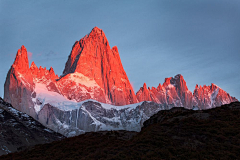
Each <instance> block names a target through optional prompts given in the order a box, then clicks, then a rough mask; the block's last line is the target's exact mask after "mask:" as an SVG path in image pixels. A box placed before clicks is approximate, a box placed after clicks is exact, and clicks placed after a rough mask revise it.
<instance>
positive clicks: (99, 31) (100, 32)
mask: <svg viewBox="0 0 240 160" xmlns="http://www.w3.org/2000/svg"><path fill="white" fill-rule="evenodd" d="M93 35H95V36H96V35H98V36H102V37H105V33H104V32H103V30H102V29H100V28H98V27H97V26H96V27H94V28H93V29H92V31H91V32H90V33H89V36H93Z"/></svg>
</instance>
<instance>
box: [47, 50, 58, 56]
mask: <svg viewBox="0 0 240 160" xmlns="http://www.w3.org/2000/svg"><path fill="white" fill-rule="evenodd" d="M55 55H57V53H56V52H54V51H50V52H48V53H47V54H46V56H47V57H49V56H55Z"/></svg>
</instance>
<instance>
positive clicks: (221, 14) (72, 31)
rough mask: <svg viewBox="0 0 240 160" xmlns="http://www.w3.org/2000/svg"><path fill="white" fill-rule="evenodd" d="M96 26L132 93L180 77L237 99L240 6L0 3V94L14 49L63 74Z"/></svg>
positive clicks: (217, 1)
mask: <svg viewBox="0 0 240 160" xmlns="http://www.w3.org/2000/svg"><path fill="white" fill-rule="evenodd" d="M95 26H97V27H99V28H101V29H102V30H103V31H104V33H105V35H106V37H107V39H108V41H109V44H110V46H111V47H113V46H115V45H116V46H117V47H118V50H119V54H120V57H121V61H122V64H123V67H124V69H125V71H126V73H127V75H128V78H129V80H130V82H131V83H132V85H133V87H134V90H135V92H136V91H138V90H139V88H140V87H141V86H142V85H143V83H144V82H146V84H147V86H149V87H152V86H154V87H157V86H158V84H159V83H161V84H162V83H163V82H164V79H165V78H166V77H173V76H175V75H176V74H182V75H183V77H184V79H185V80H186V82H187V86H188V88H189V89H190V90H191V91H192V92H193V90H194V88H195V85H196V84H199V85H211V83H214V84H216V85H218V86H219V87H221V88H222V89H223V90H225V91H227V92H228V93H229V94H230V95H231V96H234V97H236V98H238V99H240V74H239V73H240V1H239V0H198V1H197V0H171V1H169V0H155V1H153V0H148V1H146V0H144V1H140V0H136V1H127V0H126V1H112V0H104V1H99V0H89V1H74V0H71V1H67V0H51V1H48V0H45V1H44V0H41V1H30V0H29V1H22V0H21V1H18V0H15V1H14V0H11V1H9V0H0V47H1V50H0V54H1V67H0V78H1V79H0V96H1V97H3V93H4V92H3V91H4V82H5V78H6V75H7V72H8V70H9V69H10V67H11V65H12V63H13V61H14V58H15V55H16V53H17V50H18V49H19V48H21V46H22V45H24V46H25V47H26V48H27V50H28V52H29V56H30V57H29V61H30V64H31V62H32V61H34V62H35V63H36V65H37V66H38V67H39V66H40V65H41V66H42V67H47V69H49V68H50V67H51V66H52V67H53V68H54V70H55V73H57V74H58V75H61V74H62V71H63V69H64V67H65V63H66V61H67V59H68V55H69V54H70V52H71V49H72V46H73V44H74V43H75V41H76V40H80V39H81V38H82V37H84V36H85V35H86V34H88V33H89V32H90V31H91V30H92V28H93V27H95Z"/></svg>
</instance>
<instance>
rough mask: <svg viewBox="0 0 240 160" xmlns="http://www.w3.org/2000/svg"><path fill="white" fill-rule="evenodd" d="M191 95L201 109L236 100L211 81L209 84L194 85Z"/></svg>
mask: <svg viewBox="0 0 240 160" xmlns="http://www.w3.org/2000/svg"><path fill="white" fill-rule="evenodd" d="M193 96H194V98H195V100H196V103H197V106H198V107H199V108H201V109H208V108H212V107H216V106H221V105H223V104H228V103H231V102H235V101H237V99H236V98H234V97H231V96H230V95H229V94H228V93H227V92H225V91H224V90H222V89H221V88H220V87H218V86H217V85H215V84H213V83H212V84H211V86H206V85H204V86H203V87H202V86H201V85H200V86H199V87H198V85H196V87H195V90H194V93H193Z"/></svg>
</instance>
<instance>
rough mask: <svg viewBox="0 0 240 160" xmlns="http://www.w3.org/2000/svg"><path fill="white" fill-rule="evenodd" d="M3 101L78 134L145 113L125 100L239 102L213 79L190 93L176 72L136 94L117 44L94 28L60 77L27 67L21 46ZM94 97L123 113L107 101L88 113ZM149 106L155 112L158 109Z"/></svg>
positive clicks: (195, 103)
mask: <svg viewBox="0 0 240 160" xmlns="http://www.w3.org/2000/svg"><path fill="white" fill-rule="evenodd" d="M89 99H92V100H93V101H94V102H93V103H87V104H89V106H84V107H86V108H85V109H86V110H84V108H82V109H81V111H79V107H80V106H82V105H83V103H84V101H86V102H87V101H89ZM4 100H6V101H7V102H9V103H11V104H12V105H13V107H15V108H16V109H18V110H20V111H22V112H25V113H27V114H29V115H31V116H32V117H34V118H35V119H37V120H39V121H40V122H41V123H43V124H45V125H47V126H49V127H50V128H52V129H54V130H55V131H58V130H60V131H61V132H65V130H67V133H71V131H74V135H76V134H79V133H82V132H83V131H82V130H81V129H83V130H84V131H93V130H94V129H96V130H98V129H100V128H98V127H103V128H104V125H103V124H107V123H108V122H109V124H110V123H111V124H113V126H119V125H120V126H121V125H122V126H124V125H125V123H128V122H127V121H121V123H122V124H120V122H119V123H118V122H117V123H116V124H115V118H116V117H119V116H120V117H121V116H123V117H124V116H126V114H128V115H129V114H130V115H131V116H132V117H142V116H144V115H142V114H141V111H140V110H139V109H140V108H136V107H137V105H136V106H135V107H133V108H134V112H132V110H131V109H129V110H128V109H127V108H126V107H125V105H128V104H134V103H137V102H141V101H153V102H156V103H158V104H156V105H155V107H157V106H160V105H159V104H161V105H164V106H167V107H173V106H177V107H185V108H188V109H192V108H193V107H196V106H197V107H198V108H199V109H208V108H212V107H216V106H220V105H222V104H226V103H230V102H233V101H237V100H236V99H235V98H234V97H231V96H230V95H229V94H228V93H226V92H225V91H223V90H222V89H220V88H219V87H217V86H216V85H214V84H212V85H211V86H203V87H201V86H200V87H198V86H196V89H195V90H194V93H193V94H192V92H191V91H189V90H188V88H187V85H186V81H185V80H184V78H183V76H182V75H180V74H178V75H176V76H174V77H169V78H166V79H165V82H164V83H163V84H162V85H161V84H159V85H158V87H157V88H155V87H151V88H150V87H148V88H147V84H146V83H144V84H143V87H141V88H140V90H139V91H138V92H137V93H136V94H135V93H134V90H133V88H132V85H131V84H130V82H129V79H128V77H127V74H126V72H125V70H124V68H123V66H122V63H121V59H120V55H119V52H118V48H117V47H116V46H114V47H112V48H110V45H109V43H108V40H107V38H106V36H105V34H104V32H103V31H102V30H101V29H99V28H97V27H95V28H93V29H92V31H91V32H90V34H88V35H86V36H85V37H83V38H82V39H80V40H79V41H76V42H75V43H74V45H73V47H72V50H71V52H70V55H69V56H68V60H67V62H66V64H65V69H64V71H63V76H61V77H60V78H59V77H58V75H56V74H55V73H54V69H53V68H52V67H50V69H48V70H47V69H46V67H44V68H43V67H41V66H39V67H37V66H36V64H35V63H34V62H32V63H31V66H30V67H29V62H28V57H27V49H26V48H25V47H24V46H22V47H21V49H19V50H18V52H17V54H16V58H15V61H14V63H13V65H12V67H11V68H10V70H9V72H8V74H7V77H6V81H5V84H4ZM96 101H97V102H101V103H107V104H111V105H114V107H112V108H115V107H116V106H123V105H124V107H123V108H125V109H126V110H125V111H126V114H125V113H122V112H121V110H119V109H118V108H115V110H116V111H117V112H115V111H110V110H111V109H110V108H109V105H105V104H104V105H103V107H105V108H104V110H106V111H104V110H102V109H101V111H100V112H94V113H92V109H91V107H93V106H95V107H96V105H97V104H96V103H97V102H96ZM132 106H134V105H132ZM99 109H100V108H99ZM152 109H153V110H154V111H156V110H158V109H159V108H152ZM69 110H71V112H69ZM153 110H152V111H151V113H153ZM90 112H91V113H90ZM110 112H111V113H110ZM144 112H149V109H148V108H144ZM98 114H99V115H98ZM78 115H79V116H80V117H78ZM92 115H93V117H94V116H96V117H99V116H100V115H101V116H102V115H106V117H107V118H106V119H101V121H103V124H102V123H101V125H99V124H100V123H98V122H97V121H95V120H96V117H95V118H93V117H91V116H92ZM101 116H100V117H101ZM131 116H130V117H131ZM145 116H146V115H145ZM125 118H126V117H125ZM125 118H122V119H125ZM143 118H146V117H143ZM137 119H138V120H140V119H141V118H140V119H139V118H137ZM129 120H130V121H131V122H130V123H129V124H130V125H132V124H134V123H137V124H139V123H141V122H140V121H135V120H134V121H133V120H131V118H129ZM105 122H106V123H105ZM112 122H114V123H112ZM66 124H67V127H68V126H69V128H67V127H66ZM102 125H103V126H102ZM56 126H57V127H56ZM59 126H60V128H59ZM55 127H56V128H55ZM61 127H62V128H61ZM64 127H65V128H64Z"/></svg>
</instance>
